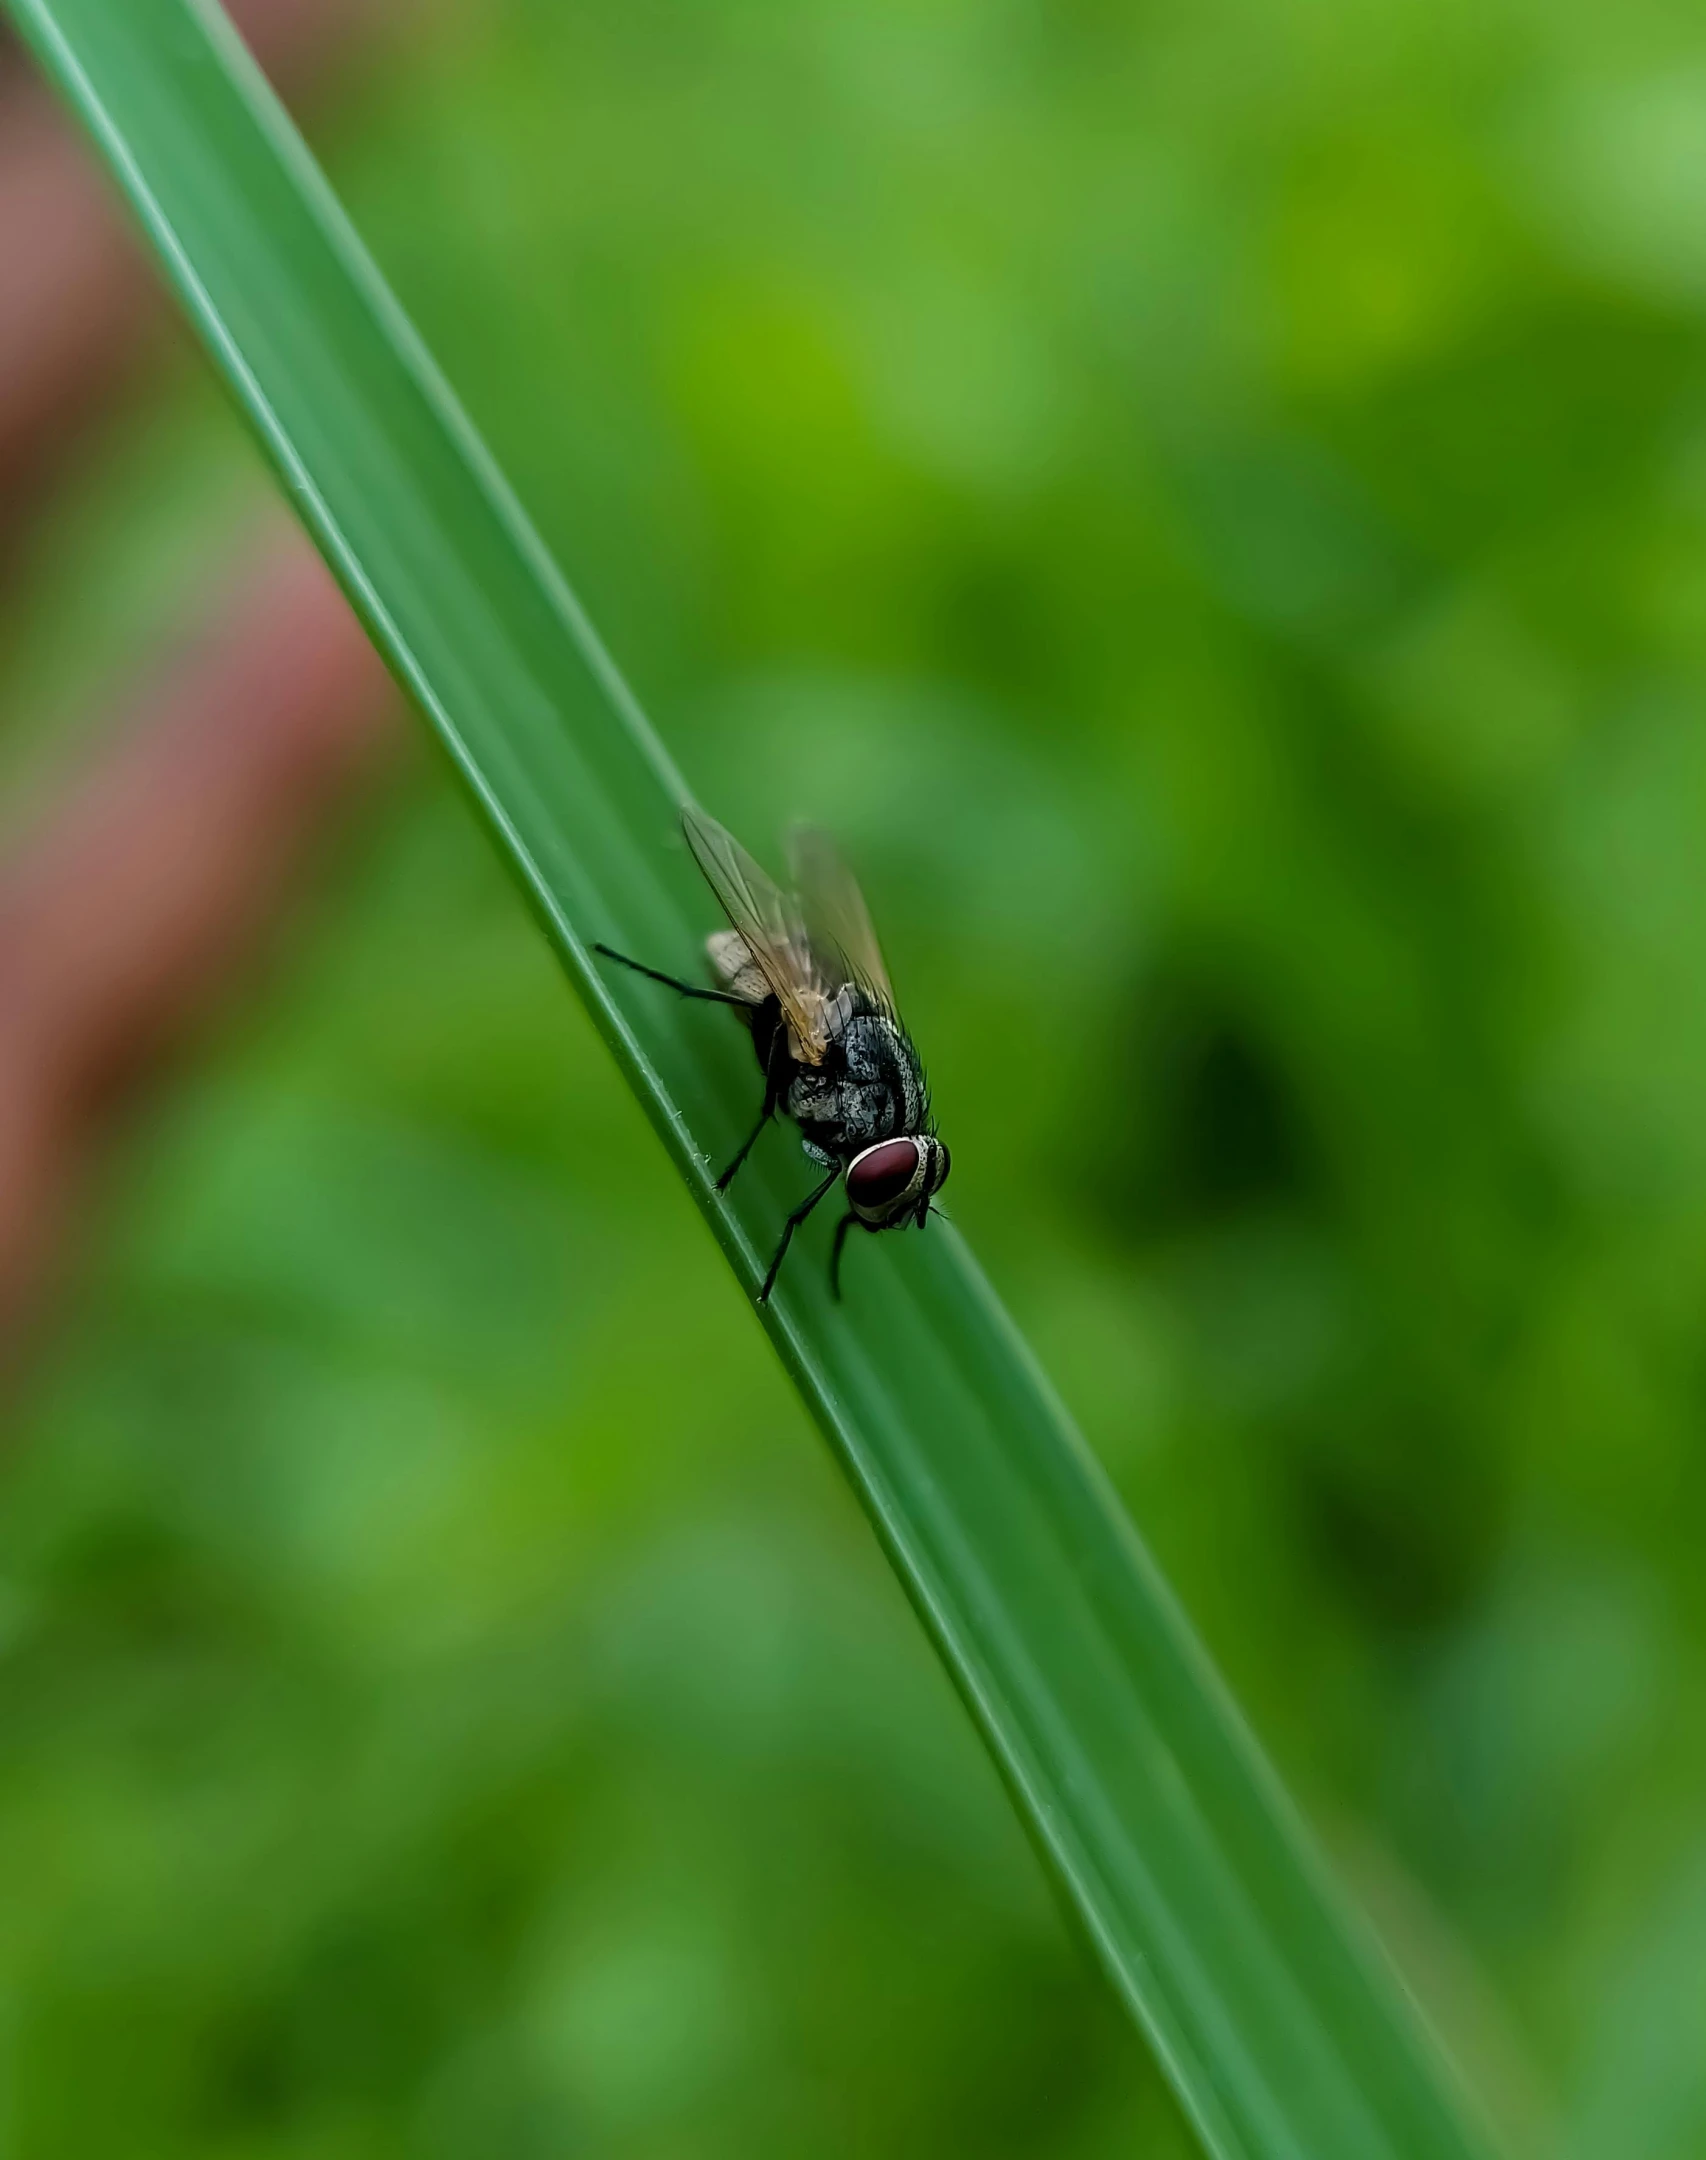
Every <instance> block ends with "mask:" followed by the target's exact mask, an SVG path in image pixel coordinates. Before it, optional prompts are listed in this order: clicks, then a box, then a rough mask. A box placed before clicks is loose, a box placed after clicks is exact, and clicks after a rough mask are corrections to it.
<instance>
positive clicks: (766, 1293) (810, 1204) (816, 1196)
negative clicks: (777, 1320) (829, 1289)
mask: <svg viewBox="0 0 1706 2160" xmlns="http://www.w3.org/2000/svg"><path fill="white" fill-rule="evenodd" d="M840 1175H841V1167H840V1165H839V1164H837V1165H836V1167H835V1168H834V1169H833V1170H831V1171H830V1173H829V1175H828V1177H826V1178H825V1179H824V1181H823V1183H822V1184H821V1185H819V1186H817V1187H815V1188H814V1190H812V1191H811V1192H809V1193H807V1195H806V1197H805V1198H804V1199H803V1200H802V1201H801V1202H800V1204H799V1206H798V1207H797V1208H795V1210H794V1212H793V1213H792V1214H791V1215H790V1216H789V1217H788V1220H787V1221H786V1222H785V1223H784V1224H783V1226H782V1242H781V1244H780V1245H778V1246H777V1248H776V1257H775V1259H774V1260H772V1261H771V1263H770V1272H769V1274H768V1275H766V1276H765V1278H764V1288H763V1289H762V1290H760V1291H759V1293H758V1302H759V1304H760V1305H763V1304H767V1303H768V1302H769V1298H770V1292H771V1290H772V1289H773V1288H774V1287H775V1283H776V1275H777V1271H778V1269H779V1268H780V1267H781V1265H782V1260H783V1256H784V1254H785V1253H786V1252H787V1250H788V1247H789V1245H790V1244H791V1243H792V1242H793V1236H794V1232H795V1231H796V1230H797V1229H798V1228H799V1227H800V1225H801V1223H803V1222H804V1221H805V1219H806V1217H807V1216H808V1215H809V1214H810V1213H811V1211H812V1209H813V1208H814V1207H816V1206H817V1204H818V1202H819V1201H820V1200H821V1199H822V1198H823V1196H824V1194H825V1193H826V1192H828V1190H829V1188H830V1187H831V1186H832V1185H833V1184H834V1183H835V1181H836V1179H837V1178H838V1177H840Z"/></svg>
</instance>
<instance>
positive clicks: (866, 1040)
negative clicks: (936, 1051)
mask: <svg viewBox="0 0 1706 2160" xmlns="http://www.w3.org/2000/svg"><path fill="white" fill-rule="evenodd" d="M840 1047H841V1051H842V1055H843V1057H844V1058H845V1060H846V1065H847V1078H848V1081H849V1083H850V1084H851V1085H852V1086H853V1087H855V1088H856V1089H858V1090H859V1091H860V1093H861V1094H863V1095H867V1096H871V1097H877V1096H881V1097H883V1098H885V1099H886V1101H887V1103H888V1104H889V1122H888V1124H887V1127H886V1131H887V1132H888V1133H891V1134H892V1133H909V1132H915V1131H916V1130H917V1128H918V1127H919V1126H920V1125H922V1124H923V1123H924V1120H925V1114H926V1110H927V1108H928V1105H927V1103H926V1101H925V1089H924V1074H923V1071H922V1069H921V1068H920V1066H919V1063H918V1053H917V1051H916V1050H914V1049H913V1047H912V1043H911V1041H910V1040H909V1038H908V1036H907V1034H906V1031H905V1029H904V1028H902V1027H901V1026H899V1025H898V1023H897V1022H896V1021H895V1020H894V1018H893V1017H892V1015H890V1014H889V1013H886V1012H884V1011H883V1010H882V1009H881V1007H880V1006H872V1005H869V1004H863V1005H862V1007H861V1009H858V1010H856V1011H855V1012H854V1014H853V1015H852V1017H851V1018H850V1019H849V1020H848V1022H847V1025H846V1027H845V1028H844V1029H843V1030H842V1032H841V1037H840ZM871 1137H872V1138H873V1139H875V1138H877V1137H879V1135H878V1134H877V1133H876V1132H873V1133H872V1135H871Z"/></svg>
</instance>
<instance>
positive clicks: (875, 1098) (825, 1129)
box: [786, 993, 927, 1162]
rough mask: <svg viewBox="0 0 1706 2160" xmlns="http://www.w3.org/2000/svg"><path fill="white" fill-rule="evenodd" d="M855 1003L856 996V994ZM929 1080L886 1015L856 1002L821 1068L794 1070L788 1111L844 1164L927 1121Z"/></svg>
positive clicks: (809, 1135)
mask: <svg viewBox="0 0 1706 2160" xmlns="http://www.w3.org/2000/svg"><path fill="white" fill-rule="evenodd" d="M855 999H856V1000H857V994H856V993H855ZM926 1107H927V1106H926V1103H925V1099H924V1076H923V1074H922V1073H921V1072H920V1070H919V1067H918V1059H917V1056H916V1054H915V1053H914V1051H913V1049H912V1046H911V1044H910V1043H909V1042H908V1041H907V1039H906V1036H905V1035H904V1034H903V1033H902V1031H901V1030H900V1029H899V1028H898V1027H897V1026H896V1025H895V1023H894V1021H893V1020H892V1019H890V1017H889V1016H888V1014H887V1013H885V1012H882V1011H881V1010H879V1009H877V1008H875V1007H873V1006H871V1005H870V1004H868V1003H866V1002H862V1001H856V1002H855V1004H854V1007H853V1011H852V1014H851V1016H850V1018H849V1019H848V1020H847V1023H846V1025H845V1026H844V1027H843V1028H842V1029H841V1030H840V1032H839V1034H837V1035H836V1036H835V1037H834V1038H833V1040H832V1041H831V1044H830V1050H829V1055H828V1056H826V1057H825V1059H824V1061H823V1063H822V1064H821V1065H816V1066H810V1067H806V1066H801V1067H798V1068H796V1070H795V1073H794V1076H793V1079H792V1080H791V1081H790V1083H789V1087H788V1095H787V1103H786V1108H787V1111H788V1115H789V1116H790V1117H791V1118H793V1119H794V1120H795V1121H796V1122H797V1123H798V1124H799V1126H800V1128H801V1130H802V1131H803V1132H804V1134H805V1136H806V1138H807V1139H809V1140H812V1141H815V1142H816V1144H817V1145H818V1146H819V1147H820V1148H825V1149H827V1150H828V1151H829V1152H830V1154H831V1155H833V1156H834V1157H835V1158H836V1160H838V1161H841V1162H846V1161H847V1160H848V1159H849V1158H850V1157H851V1156H854V1155H857V1154H858V1153H859V1151H860V1149H861V1148H867V1147H870V1146H872V1145H873V1144H874V1143H875V1142H876V1141H879V1140H893V1139H896V1138H898V1137H899V1136H900V1135H902V1134H904V1133H909V1132H913V1131H915V1130H916V1129H917V1128H918V1127H919V1126H920V1125H922V1124H924V1123H925V1122H926Z"/></svg>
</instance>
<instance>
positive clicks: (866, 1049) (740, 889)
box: [594, 804, 948, 1305]
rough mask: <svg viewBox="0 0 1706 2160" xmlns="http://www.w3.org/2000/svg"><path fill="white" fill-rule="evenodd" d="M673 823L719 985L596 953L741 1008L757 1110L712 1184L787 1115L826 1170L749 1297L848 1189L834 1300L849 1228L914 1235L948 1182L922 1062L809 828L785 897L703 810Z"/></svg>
mask: <svg viewBox="0 0 1706 2160" xmlns="http://www.w3.org/2000/svg"><path fill="white" fill-rule="evenodd" d="M681 826H682V830H683V832H684V833H685V834H686V835H687V845H688V846H689V847H690V848H691V849H692V851H693V859H694V861H695V862H696V863H697V864H698V865H699V868H700V869H701V870H702V871H703V872H704V874H705V882H706V883H707V884H708V885H709V886H710V888H711V890H712V891H713V892H714V893H715V894H716V896H717V899H718V901H719V902H720V903H721V906H722V910H723V913H724V914H725V915H726V916H727V917H728V919H729V927H728V929H726V930H718V931H714V932H713V933H712V935H711V936H710V937H709V938H707V939H706V941H705V949H706V952H707V953H708V955H709V957H710V962H711V972H712V974H713V975H714V976H715V977H716V980H717V983H718V985H719V987H718V988H717V989H715V990H706V989H701V988H700V987H699V986H698V985H697V984H695V983H687V982H682V981H681V980H680V979H679V978H678V977H676V976H674V975H666V974H664V973H663V972H662V970H661V969H658V968H651V967H646V966H645V965H644V964H643V963H642V962H640V961H638V960H630V959H629V957H628V956H627V954H626V953H619V952H615V951H613V950H612V949H611V947H610V946H608V945H599V946H596V947H595V948H594V950H595V951H597V952H601V953H602V954H603V955H604V956H605V958H606V959H607V960H615V961H618V962H619V963H620V964H621V965H622V966H623V967H625V968H632V969H633V970H634V972H635V974H637V975H645V976H647V977H649V978H650V980H651V981H653V982H659V983H664V984H666V985H667V986H668V987H669V988H670V989H671V990H678V991H679V992H680V993H681V995H682V996H683V997H690V998H703V999H706V1000H707V1001H709V1002H710V1003H712V1004H716V1005H732V1006H734V1007H735V1009H736V1011H737V1012H738V1013H739V1014H740V1017H741V1019H742V1021H743V1022H744V1023H745V1025H746V1026H747V1028H748V1029H750V1031H751V1034H752V1046H753V1049H754V1050H755V1051H756V1052H757V1054H758V1064H759V1070H760V1071H761V1072H762V1073H763V1075H764V1104H763V1107H762V1109H761V1110H760V1111H759V1113H758V1122H757V1124H756V1125H754V1126H753V1128H752V1130H751V1132H750V1133H748V1134H747V1136H746V1139H745V1140H744V1141H743V1142H742V1144H741V1147H740V1150H739V1152H738V1153H737V1154H736V1156H735V1158H734V1160H733V1162H731V1163H730V1164H729V1166H728V1168H727V1169H726V1170H725V1171H724V1172H723V1174H722V1176H721V1177H720V1178H718V1180H717V1190H718V1191H719V1192H726V1191H727V1190H728V1188H729V1184H730V1181H731V1180H732V1179H733V1177H734V1174H735V1172H736V1171H737V1170H738V1169H739V1168H740V1166H741V1164H742V1163H743V1162H745V1160H746V1158H747V1156H748V1155H749V1154H751V1152H752V1148H753V1143H754V1142H755V1141H756V1140H757V1138H758V1136H759V1134H760V1133H761V1132H762V1131H763V1130H764V1128H765V1126H766V1125H768V1124H769V1122H770V1120H771V1119H772V1118H773V1117H774V1116H775V1115H776V1114H777V1112H778V1111H781V1112H782V1113H783V1114H784V1115H786V1116H788V1117H791V1118H792V1119H793V1121H794V1123H795V1124H796V1125H797V1126H798V1127H799V1128H800V1145H801V1147H802V1148H803V1149H804V1150H805V1152H806V1155H807V1156H808V1157H809V1159H810V1160H811V1161H812V1162H814V1163H815V1164H816V1165H817V1166H818V1168H819V1169H820V1170H822V1171H823V1172H824V1173H825V1175H824V1177H823V1178H822V1180H821V1181H820V1182H819V1183H818V1184H817V1185H815V1186H814V1187H813V1188H812V1190H811V1191H810V1192H809V1193H807V1195H806V1197H805V1198H804V1199H803V1200H802V1201H801V1202H800V1204H799V1206H798V1207H797V1208H795V1210H794V1212H793V1213H792V1214H791V1215H790V1216H789V1217H788V1220H787V1222H786V1223H785V1224H784V1225H783V1228H782V1239H781V1243H780V1244H779V1245H778V1246H777V1247H776V1252H775V1256H774V1257H773V1259H772V1260H771V1262H770V1270H769V1273H768V1274H767V1275H766V1276H765V1278H764V1287H763V1289H762V1290H760V1291H759V1293H758V1302H759V1303H760V1304H761V1305H762V1304H763V1303H764V1302H765V1301H766V1300H767V1299H768V1297H769V1295H770V1292H771V1290H772V1288H773V1287H774V1286H775V1282H776V1275H777V1271H778V1270H779V1269H780V1267H781V1265H782V1260H783V1256H784V1254H785V1253H786V1252H787V1250H788V1246H789V1244H790V1243H791V1241H792V1239H793V1235H794V1232H795V1231H796V1230H797V1229H798V1228H799V1227H800V1225H801V1223H803V1222H804V1221H805V1219H806V1217H807V1216H808V1215H809V1214H810V1213H811V1212H812V1210H813V1208H815V1207H816V1206H817V1204H818V1202H819V1201H820V1200H822V1199H824V1198H825V1197H826V1196H827V1195H828V1194H829V1192H830V1191H831V1190H832V1188H833V1187H834V1186H836V1185H837V1184H844V1185H845V1187H846V1194H847V1213H846V1214H845V1215H844V1216H843V1217H842V1218H841V1221H840V1222H839V1223H838V1224H837V1226H836V1231H835V1245H834V1248H833V1251H832V1254H831V1257H830V1263H829V1285H830V1290H831V1292H832V1294H833V1295H834V1296H835V1297H837V1298H839V1297H840V1295H841V1249H842V1247H843V1246H844V1245H845V1244H846V1242H847V1233H848V1231H849V1230H851V1229H852V1228H853V1227H854V1225H855V1224H857V1225H858V1227H859V1228H860V1229H861V1230H872V1231H875V1230H903V1229H904V1228H905V1227H906V1225H907V1224H908V1223H912V1222H915V1223H917V1225H918V1227H919V1228H920V1229H923V1227H924V1223H925V1219H926V1217H927V1216H928V1215H929V1213H930V1202H931V1200H932V1198H933V1197H934V1196H935V1195H936V1194H937V1193H939V1192H940V1191H941V1189H942V1187H943V1185H944V1184H945V1183H946V1182H947V1177H948V1150H947V1148H946V1147H945V1146H944V1145H943V1143H942V1142H941V1141H940V1140H939V1139H937V1137H936V1127H935V1121H934V1120H933V1118H932V1117H931V1115H930V1093H929V1089H928V1087H927V1086H926V1084H925V1079H924V1067H923V1064H922V1062H921V1061H920V1059H919V1056H918V1052H917V1051H916V1050H915V1049H914V1048H913V1045H912V1038H911V1037H910V1036H909V1035H908V1034H907V1032H906V1029H905V1028H904V1027H903V1026H902V1025H901V1022H900V1016H899V1015H898V1013H897V1012H896V1011H895V1004H894V992H893V991H892V990H891V989H890V987H889V976H888V969H887V968H886V967H885V966H884V965H883V956H882V950H881V948H880V947H879V946H878V944H877V938H876V932H875V931H874V930H873V929H872V928H871V917H870V913H869V911H868V910H867V908H866V906H865V900H864V895H863V894H862V893H861V892H860V890H859V888H858V886H857V884H855V882H854V880H853V875H852V872H851V871H849V870H848V868H847V867H846V865H845V864H844V863H843V862H842V860H841V858H840V856H839V855H838V854H837V853H836V851H835V847H834V844H833V843H832V842H831V841H830V840H829V839H828V838H827V836H826V835H825V834H823V833H820V832H817V831H814V830H813V829H811V828H810V827H804V828H801V829H799V830H797V831H796V832H795V833H794V834H793V835H792V836H791V840H790V847H789V857H790V864H789V866H790V868H791V870H792V872H793V880H794V890H793V891H792V892H783V891H782V889H781V888H780V886H778V885H776V884H773V883H772V881H771V880H770V879H769V878H768V877H766V875H765V874H764V872H763V871H762V870H761V869H760V868H759V867H758V865H757V863H755V862H754V861H753V859H752V857H751V856H750V855H749V854H748V853H747V852H746V850H745V848H743V847H742V846H741V844H740V842H739V841H738V840H737V839H735V837H734V835H733V834H732V833H729V832H726V831H725V830H724V829H723V827H722V826H721V825H719V824H718V823H717V821H716V820H715V818H710V817H707V816H706V815H705V813H704V811H703V810H700V809H698V808H696V807H694V806H693V805H691V804H689V805H688V807H687V808H686V809H684V810H683V811H682V813H681Z"/></svg>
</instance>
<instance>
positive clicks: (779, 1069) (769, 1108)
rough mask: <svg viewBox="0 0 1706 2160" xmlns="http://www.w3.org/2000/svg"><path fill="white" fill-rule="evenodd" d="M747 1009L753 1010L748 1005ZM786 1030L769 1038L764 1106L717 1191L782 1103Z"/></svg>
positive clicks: (785, 1082) (723, 1188) (724, 1187)
mask: <svg viewBox="0 0 1706 2160" xmlns="http://www.w3.org/2000/svg"><path fill="white" fill-rule="evenodd" d="M747 1010H748V1012H750V1011H751V1010H752V1008H751V1006H748V1007H747ZM788 1058H789V1050H788V1031H787V1029H786V1028H785V1027H780V1026H779V1027H778V1028H777V1029H776V1032H775V1033H774V1034H773V1035H772V1036H771V1038H770V1054H769V1056H768V1058H767V1059H766V1060H765V1066H764V1108H763V1109H762V1110H760V1111H759V1113H758V1123H757V1124H756V1125H755V1126H754V1127H753V1128H752V1130H751V1132H749V1133H748V1134H747V1136H746V1138H745V1139H744V1140H743V1141H742V1142H741V1144H740V1153H739V1154H738V1155H737V1156H736V1157H735V1159H734V1161H733V1162H732V1163H730V1164H729V1166H728V1168H727V1169H726V1170H725V1171H724V1172H723V1174H722V1176H721V1177H720V1178H718V1180H717V1190H718V1192H727V1191H728V1189H729V1187H730V1185H732V1184H733V1182H734V1174H735V1172H736V1171H737V1170H738V1169H739V1168H740V1166H741V1164H742V1163H743V1162H745V1160H746V1158H747V1157H748V1156H749V1155H750V1154H751V1153H752V1150H753V1147H754V1145H755V1144H756V1142H757V1139H758V1136H759V1134H760V1133H761V1132H762V1131H763V1130H764V1128H765V1126H766V1125H768V1124H769V1122H770V1120H771V1119H772V1118H773V1117H774V1116H775V1115H776V1113H777V1111H778V1110H779V1109H780V1108H781V1107H782V1098H783V1096H784V1095H785V1094H786V1093H787V1091H788Z"/></svg>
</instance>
